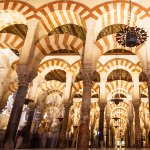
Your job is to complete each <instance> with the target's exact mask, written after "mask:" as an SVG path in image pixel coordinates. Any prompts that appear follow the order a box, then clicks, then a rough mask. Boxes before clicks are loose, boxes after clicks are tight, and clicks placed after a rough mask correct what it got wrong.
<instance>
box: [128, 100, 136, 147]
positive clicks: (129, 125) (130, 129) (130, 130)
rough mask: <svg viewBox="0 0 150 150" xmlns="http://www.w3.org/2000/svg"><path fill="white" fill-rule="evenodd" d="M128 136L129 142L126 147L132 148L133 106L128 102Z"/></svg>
mask: <svg viewBox="0 0 150 150" xmlns="http://www.w3.org/2000/svg"><path fill="white" fill-rule="evenodd" d="M127 128H128V134H129V141H128V147H129V148H132V147H133V145H134V133H133V105H132V101H131V100H130V101H129V110H128V125H127Z"/></svg>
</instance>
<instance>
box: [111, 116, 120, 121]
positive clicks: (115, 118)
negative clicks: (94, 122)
mask: <svg viewBox="0 0 150 150" xmlns="http://www.w3.org/2000/svg"><path fill="white" fill-rule="evenodd" d="M112 119H114V120H115V121H117V120H119V119H120V118H119V117H113V118H112Z"/></svg>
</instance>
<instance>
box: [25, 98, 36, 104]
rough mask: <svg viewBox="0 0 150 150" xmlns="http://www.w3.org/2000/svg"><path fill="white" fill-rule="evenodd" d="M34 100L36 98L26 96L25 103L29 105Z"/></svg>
mask: <svg viewBox="0 0 150 150" xmlns="http://www.w3.org/2000/svg"><path fill="white" fill-rule="evenodd" d="M32 102H34V100H32V99H29V98H26V99H25V101H24V104H25V105H28V104H29V103H32Z"/></svg>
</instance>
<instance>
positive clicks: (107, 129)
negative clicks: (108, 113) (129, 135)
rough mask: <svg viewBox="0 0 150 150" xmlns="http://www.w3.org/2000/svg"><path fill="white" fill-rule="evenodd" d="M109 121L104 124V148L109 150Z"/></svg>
mask: <svg viewBox="0 0 150 150" xmlns="http://www.w3.org/2000/svg"><path fill="white" fill-rule="evenodd" d="M109 126H110V123H109V121H108V122H107V123H106V148H109Z"/></svg>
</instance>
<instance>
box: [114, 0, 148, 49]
mask: <svg viewBox="0 0 150 150" xmlns="http://www.w3.org/2000/svg"><path fill="white" fill-rule="evenodd" d="M130 19H131V0H129V18H128V23H127V25H126V26H125V28H122V29H121V30H120V31H119V32H117V34H116V40H117V42H118V43H119V45H122V46H124V47H130V48H131V47H135V46H139V45H141V44H143V43H144V42H145V41H146V40H147V37H148V36H147V32H146V31H145V30H144V29H143V28H139V27H137V26H135V27H130V26H129V25H130Z"/></svg>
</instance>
